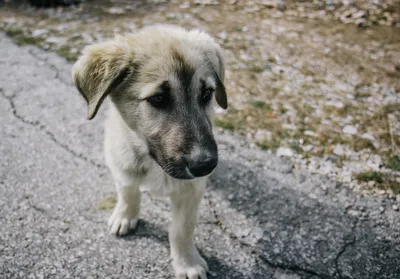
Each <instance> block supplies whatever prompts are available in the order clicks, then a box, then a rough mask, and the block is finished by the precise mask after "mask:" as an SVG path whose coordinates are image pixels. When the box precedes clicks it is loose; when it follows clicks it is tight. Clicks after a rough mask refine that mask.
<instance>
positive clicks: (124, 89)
mask: <svg viewBox="0 0 400 279" xmlns="http://www.w3.org/2000/svg"><path fill="white" fill-rule="evenodd" d="M72 76H73V80H74V83H75V86H76V87H77V89H78V91H79V92H80V94H81V95H82V96H83V98H84V99H85V100H86V102H87V105H88V119H92V118H93V117H95V115H96V113H97V111H98V109H99V108H100V105H101V103H102V102H103V100H104V98H105V97H107V96H108V97H109V99H110V100H111V102H110V103H111V105H110V115H109V117H108V120H107V122H106V125H105V144H104V148H105V158H106V163H107V166H108V167H109V169H110V171H111V174H112V176H113V178H114V180H115V185H116V189H117V198H118V202H117V205H116V207H115V209H114V212H113V213H112V215H111V217H110V219H109V222H108V224H109V227H110V231H111V233H112V234H115V235H124V234H126V233H128V231H129V230H131V229H134V228H135V226H136V224H137V221H138V214H139V208H140V195H141V194H140V193H141V191H140V186H141V185H147V186H149V187H150V189H151V191H152V192H153V193H154V194H157V195H166V196H169V197H170V199H171V205H172V206H171V207H172V224H171V227H170V231H169V241H170V246H171V257H172V265H173V268H174V270H175V274H176V277H177V278H189V279H193V278H196V279H197V278H202V279H204V278H207V277H206V271H207V269H208V268H207V263H206V262H205V260H204V259H203V258H202V257H201V256H200V254H199V253H198V251H197V249H196V247H195V245H194V242H193V234H194V229H195V225H196V219H197V212H198V208H199V204H200V200H201V198H202V196H203V193H204V190H205V186H206V181H207V177H208V176H209V175H210V174H211V172H212V171H213V170H214V168H215V167H216V166H217V163H218V151H217V144H216V142H215V139H214V136H213V127H212V115H213V108H214V105H216V104H218V105H219V106H221V107H222V108H224V109H226V108H227V96H226V92H225V87H224V83H223V80H224V61H223V57H222V53H221V48H220V46H219V45H218V44H217V43H216V42H215V41H214V40H213V39H212V38H211V37H210V36H209V35H208V34H206V33H204V32H201V31H196V30H191V31H187V30H185V29H182V28H179V27H175V26H166V25H158V26H153V27H148V28H144V29H142V30H140V31H139V32H137V33H134V34H131V35H126V36H117V37H116V38H115V39H113V40H111V41H108V42H104V43H99V44H96V45H92V46H89V47H87V48H86V49H85V50H84V51H83V54H82V56H81V57H80V58H79V60H78V61H77V62H76V63H75V65H74V66H73V70H72ZM215 102H216V103H215Z"/></svg>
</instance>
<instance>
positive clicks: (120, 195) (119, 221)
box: [108, 172, 141, 235]
mask: <svg viewBox="0 0 400 279" xmlns="http://www.w3.org/2000/svg"><path fill="white" fill-rule="evenodd" d="M113 176H114V179H115V184H116V185H115V186H116V190H117V205H116V206H115V208H114V211H113V213H112V215H111V217H110V218H109V219H108V226H109V228H110V233H111V234H115V235H124V234H127V233H128V232H129V230H131V229H134V228H135V227H136V224H137V221H138V215H139V211H140V198H141V193H140V189H139V184H138V181H136V179H135V177H131V176H130V175H128V174H125V173H122V172H120V173H118V174H116V173H115V172H114V173H113Z"/></svg>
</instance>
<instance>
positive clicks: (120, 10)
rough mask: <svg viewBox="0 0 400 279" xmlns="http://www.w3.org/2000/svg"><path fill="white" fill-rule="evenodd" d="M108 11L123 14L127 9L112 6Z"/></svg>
mask: <svg viewBox="0 0 400 279" xmlns="http://www.w3.org/2000/svg"><path fill="white" fill-rule="evenodd" d="M107 12H108V13H109V14H112V15H123V14H124V13H125V9H124V8H120V7H111V8H109V9H107Z"/></svg>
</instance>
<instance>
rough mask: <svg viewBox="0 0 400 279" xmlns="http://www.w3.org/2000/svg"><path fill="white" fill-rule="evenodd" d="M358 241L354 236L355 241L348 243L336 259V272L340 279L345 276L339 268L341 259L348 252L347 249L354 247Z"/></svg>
mask: <svg viewBox="0 0 400 279" xmlns="http://www.w3.org/2000/svg"><path fill="white" fill-rule="evenodd" d="M356 241H357V238H356V237H355V236H353V239H352V240H351V241H349V242H347V243H346V244H345V245H344V246H343V247H342V249H341V250H340V251H339V253H338V254H337V256H336V258H335V267H336V272H337V274H338V276H339V279H343V275H342V272H341V271H340V268H339V259H340V257H341V256H342V255H343V254H344V253H345V252H346V250H347V248H348V247H350V246H352V245H354V244H355V243H356Z"/></svg>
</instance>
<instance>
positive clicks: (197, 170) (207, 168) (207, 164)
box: [187, 157, 218, 177]
mask: <svg viewBox="0 0 400 279" xmlns="http://www.w3.org/2000/svg"><path fill="white" fill-rule="evenodd" d="M217 164H218V157H207V158H204V159H202V160H196V161H192V160H190V161H188V162H187V168H188V169H189V171H190V173H191V174H192V175H193V176H195V177H202V176H206V175H208V174H210V173H211V172H212V171H213V170H214V169H215V167H216V166H217Z"/></svg>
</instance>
